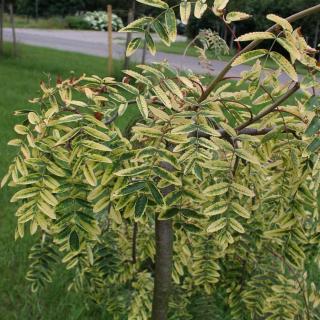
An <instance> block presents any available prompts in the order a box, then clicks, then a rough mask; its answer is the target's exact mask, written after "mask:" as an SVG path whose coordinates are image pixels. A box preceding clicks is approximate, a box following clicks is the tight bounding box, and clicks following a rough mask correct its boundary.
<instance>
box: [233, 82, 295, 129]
mask: <svg viewBox="0 0 320 320" xmlns="http://www.w3.org/2000/svg"><path fill="white" fill-rule="evenodd" d="M299 88H300V85H299V83H296V84H295V85H294V86H293V87H292V88H291V89H290V90H289V91H288V92H287V93H286V94H284V95H283V96H282V97H281V98H280V99H279V100H277V101H275V102H274V103H273V104H272V105H271V106H270V107H268V108H266V109H264V110H263V111H261V112H260V113H258V114H257V115H256V116H255V117H253V118H252V119H250V120H248V121H246V122H244V123H243V124H241V125H240V126H238V127H237V128H236V130H237V131H241V130H242V129H244V128H246V127H248V126H250V125H251V124H253V123H255V122H257V121H259V120H260V119H261V118H263V117H264V116H266V115H267V114H269V113H270V112H273V111H274V110H275V109H276V108H277V107H278V106H279V105H280V104H281V103H282V102H284V101H286V100H287V99H288V98H289V97H290V96H291V95H293V94H294V93H295V92H296V91H298V90H299Z"/></svg>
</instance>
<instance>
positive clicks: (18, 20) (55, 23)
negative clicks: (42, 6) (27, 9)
mask: <svg viewBox="0 0 320 320" xmlns="http://www.w3.org/2000/svg"><path fill="white" fill-rule="evenodd" d="M14 22H15V26H16V27H17V28H39V29H65V28H67V25H68V24H67V22H66V20H65V19H64V18H62V17H50V18H39V19H34V18H31V17H26V16H15V17H14ZM4 26H5V27H7V28H10V27H11V23H10V17H9V15H8V14H5V15H4Z"/></svg>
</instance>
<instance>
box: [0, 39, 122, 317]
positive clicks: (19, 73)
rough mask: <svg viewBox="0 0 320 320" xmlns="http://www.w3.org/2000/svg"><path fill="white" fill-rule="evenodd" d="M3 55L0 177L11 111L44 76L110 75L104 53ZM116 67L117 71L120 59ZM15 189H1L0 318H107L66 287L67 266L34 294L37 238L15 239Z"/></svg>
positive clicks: (24, 51)
mask: <svg viewBox="0 0 320 320" xmlns="http://www.w3.org/2000/svg"><path fill="white" fill-rule="evenodd" d="M5 49H6V53H7V55H5V56H4V57H0V128H1V136H0V149H1V157H0V177H2V176H3V175H4V174H5V172H6V169H7V168H8V165H9V163H10V159H12V157H13V156H14V150H13V149H14V148H12V147H9V146H7V141H8V140H10V139H11V138H13V137H14V136H15V134H14V132H13V126H14V124H15V123H16V121H17V119H15V117H13V116H12V113H13V111H14V110H16V109H23V108H30V105H29V104H28V100H29V99H31V98H33V97H36V96H37V95H38V93H39V82H40V80H47V79H48V78H49V77H52V78H53V79H55V77H56V76H57V75H61V76H62V77H68V76H69V75H70V70H73V72H74V74H75V75H81V74H82V73H86V74H88V75H91V74H97V75H99V76H106V72H105V70H106V66H107V61H106V59H103V58H97V57H92V56H86V55H82V54H77V53H68V52H62V51H56V50H51V49H42V48H35V47H29V46H24V45H19V56H18V57H17V58H12V57H10V56H9V55H8V53H9V52H10V48H9V46H7V45H6V48H5ZM114 70H115V72H116V73H119V70H120V64H119V63H118V62H115V64H114ZM10 197H11V191H9V189H8V188H4V189H3V190H0V203H1V208H2V209H1V211H0V273H1V276H0V319H1V320H14V319H17V320H29V319H41V320H42V319H43V320H56V319H65V320H76V319H81V320H82V319H83V320H87V319H88V320H91V319H99V320H100V319H102V320H104V319H109V318H108V317H107V315H105V314H104V313H103V312H102V310H101V309H99V308H98V307H94V306H91V307H90V312H89V311H88V310H87V309H86V307H85V304H84V302H83V301H84V299H83V297H82V296H81V295H78V294H76V293H72V292H67V290H66V288H67V285H68V278H69V277H70V275H69V274H68V273H67V272H66V271H64V268H63V267H60V268H59V269H58V270H57V274H56V277H55V279H54V283H53V284H51V285H49V286H48V287H47V289H46V290H45V291H42V292H40V294H38V295H33V294H31V292H30V290H29V283H28V282H27V281H26V280H25V278H24V277H25V273H26V271H27V267H28V258H27V256H28V251H29V248H30V246H31V245H32V243H33V241H34V240H33V238H31V237H30V236H26V238H25V239H24V240H23V241H21V240H20V241H17V242H15V241H14V229H15V223H16V219H15V216H14V213H15V207H14V206H13V205H12V204H10V203H9V200H10Z"/></svg>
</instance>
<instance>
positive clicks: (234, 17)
mask: <svg viewBox="0 0 320 320" xmlns="http://www.w3.org/2000/svg"><path fill="white" fill-rule="evenodd" d="M251 17H252V16H251V15H250V14H247V13H245V12H239V11H232V12H229V13H228V14H227V16H226V21H227V23H231V22H234V21H242V20H246V19H249V18H251Z"/></svg>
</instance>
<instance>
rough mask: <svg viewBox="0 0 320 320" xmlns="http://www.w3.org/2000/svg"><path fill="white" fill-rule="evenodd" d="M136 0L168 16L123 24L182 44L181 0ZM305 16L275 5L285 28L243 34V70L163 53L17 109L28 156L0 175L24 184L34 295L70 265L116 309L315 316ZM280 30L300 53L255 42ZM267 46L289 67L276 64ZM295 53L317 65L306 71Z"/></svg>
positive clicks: (313, 132)
mask: <svg viewBox="0 0 320 320" xmlns="http://www.w3.org/2000/svg"><path fill="white" fill-rule="evenodd" d="M139 2H141V3H145V4H147V5H149V6H154V7H157V8H160V9H162V11H161V14H160V15H159V16H158V17H156V18H151V17H145V18H142V19H139V20H136V21H134V22H133V23H132V24H130V25H129V26H127V27H125V28H124V29H123V31H126V32H137V31H138V32H140V31H143V34H144V35H145V41H147V45H148V48H149V50H150V52H151V53H153V54H154V53H155V51H156V47H155V45H154V42H153V40H152V34H151V33H150V31H151V29H154V31H155V32H156V33H157V34H158V35H159V36H160V38H161V40H162V41H163V42H164V43H165V44H167V45H170V43H171V42H173V41H174V40H175V37H176V26H175V11H174V10H173V9H172V8H170V7H169V6H168V5H167V4H166V3H165V2H163V1H160V0H152V1H145V0H139ZM227 3H228V1H227V0H216V1H215V2H214V6H213V8H211V6H207V4H206V1H196V3H195V5H194V2H189V1H182V3H181V4H180V5H179V8H180V16H181V19H182V20H184V21H185V22H186V21H187V20H188V19H189V17H190V14H191V13H192V12H193V11H195V12H194V15H195V16H197V17H198V18H199V19H200V18H201V16H202V15H203V14H204V12H205V10H211V9H212V10H213V12H214V14H215V15H216V17H217V18H218V19H223V20H224V21H225V23H226V24H230V23H233V22H235V21H241V20H243V19H247V18H249V17H250V16H249V15H247V14H245V13H242V12H227V11H226V5H227ZM313 10H318V11H317V12H319V6H317V7H315V9H313ZM310 13H311V12H310ZM300 16H301V14H300V15H299V16H295V17H294V18H291V20H290V19H288V20H285V19H283V18H281V17H279V16H276V15H273V14H272V15H268V16H267V18H268V19H269V20H271V21H273V22H275V23H276V24H277V27H275V28H271V29H270V30H268V31H267V32H254V33H249V34H246V35H244V36H241V37H239V38H238V39H237V41H239V42H240V41H241V42H242V41H254V42H252V43H251V44H250V45H249V47H246V48H245V49H243V50H242V51H241V52H239V53H238V54H237V56H236V57H235V58H234V59H232V61H231V62H230V64H229V66H228V68H229V67H231V66H236V65H239V64H242V63H244V62H246V61H250V60H251V61H254V65H253V66H252V68H251V69H250V70H249V71H245V72H243V73H242V74H241V77H240V79H236V80H237V81H236V82H235V81H234V80H233V79H229V78H228V77H225V74H223V73H222V74H220V75H219V76H218V77H216V78H215V79H214V80H213V81H212V82H211V83H209V84H208V83H207V81H206V79H205V78H203V77H202V76H198V75H195V74H193V73H192V72H191V71H190V72H189V73H187V74H182V73H179V72H178V71H176V70H174V69H172V68H171V67H170V66H169V65H167V64H166V63H161V64H159V63H154V64H152V65H138V66H137V67H136V69H135V70H125V71H124V74H125V77H124V79H123V81H121V82H117V81H115V80H114V79H113V78H110V77H106V78H99V77H97V76H90V77H88V76H85V75H84V76H82V77H80V78H78V79H74V78H72V79H67V80H63V81H62V80H60V79H58V81H57V84H56V85H54V86H50V85H49V84H44V83H42V84H41V89H42V95H41V96H40V97H38V98H36V99H34V100H33V101H32V102H33V103H35V104H37V105H38V111H37V112H35V111H30V110H20V111H17V112H16V115H17V116H19V117H21V119H22V120H21V124H18V125H16V126H15V131H16V132H17V134H18V135H19V136H20V137H19V138H17V139H14V140H12V141H10V142H9V145H12V146H15V147H16V148H17V155H16V157H15V158H14V159H13V162H12V164H11V166H10V168H9V171H8V174H7V175H6V176H5V177H4V179H3V180H2V186H3V185H4V184H5V183H7V182H8V181H9V185H10V186H12V187H17V188H18V191H17V192H16V193H15V194H14V196H13V197H12V200H11V201H12V202H18V203H19V208H18V209H17V211H16V216H17V221H18V224H17V229H16V238H22V237H23V236H24V233H25V231H26V230H29V232H30V233H31V234H32V235H35V234H37V237H38V243H37V244H36V245H35V246H34V247H33V248H32V249H31V253H30V260H31V264H30V271H29V272H28V274H27V278H28V280H30V281H31V284H32V290H33V291H37V290H38V289H39V288H41V287H43V286H44V284H45V283H46V282H51V281H52V277H53V272H54V265H55V264H56V263H58V262H59V261H62V262H63V263H64V264H65V265H66V268H67V269H70V271H71V272H72V273H73V275H74V277H73V281H72V282H71V283H70V286H69V288H70V289H75V290H82V291H85V292H87V293H88V295H89V296H90V297H91V299H93V300H94V301H96V302H97V303H102V304H105V306H106V308H107V309H108V310H109V311H110V312H111V313H112V314H113V316H114V319H121V318H123V317H128V318H129V319H150V318H151V313H152V318H153V319H167V312H166V308H167V306H166V304H167V302H169V311H168V317H169V318H170V319H182V318H184V319H195V318H197V317H199V318H201V317H202V318H203V317H204V318H208V317H210V315H212V314H213V313H214V314H216V315H217V316H218V315H219V314H221V318H223V317H224V318H225V317H226V314H227V316H229V317H230V318H232V319H262V318H263V319H270V320H271V319H318V315H319V306H320V295H319V289H318V288H317V286H316V283H314V282H313V281H312V274H311V275H310V273H309V272H308V270H311V267H312V268H316V270H318V269H319V266H320V256H319V237H320V224H319V211H318V202H317V199H318V189H319V182H320V171H319V168H320V162H319V160H320V159H319V148H320V138H319V137H318V132H319V129H320V116H319V97H318V96H317V95H316V92H317V90H319V81H318V79H317V73H318V72H319V70H320V69H319V66H317V62H316V60H315V59H314V58H313V55H314V54H315V52H316V51H315V50H314V49H313V48H311V47H309V46H308V44H307V43H306V41H305V40H304V38H303V37H302V35H301V33H300V31H299V28H298V29H293V27H292V25H291V24H290V22H289V21H292V20H293V19H297V18H298V17H300ZM137 39H139V38H135V39H133V40H132V42H131V44H130V45H129V48H128V50H127V53H128V54H132V53H133V52H134V50H135V49H137V48H138V46H139V44H140V43H142V40H140V39H139V40H137ZM270 39H271V40H272V41H273V43H276V42H278V43H279V44H280V45H281V46H283V48H284V49H285V50H287V51H288V53H289V55H290V61H289V60H288V59H287V58H286V57H284V56H283V55H281V54H279V53H277V52H275V51H273V46H271V48H270V49H269V50H263V49H255V46H256V45H257V44H258V43H259V42H260V41H263V40H270ZM209 49H210V48H209ZM265 58H267V59H273V60H274V61H275V62H276V63H277V65H278V66H279V70H265V68H264V60H263V59H265ZM297 63H301V64H303V65H304V66H305V67H306V69H308V70H309V73H308V75H306V76H305V77H303V78H301V77H299V76H298V75H297V72H296V70H295V65H296V64H297ZM282 73H285V74H286V76H287V78H286V79H287V80H286V81H285V82H283V81H280V80H279V78H280V76H281V74H282ZM291 96H292V97H293V98H291V99H289V98H290V97H291ZM288 99H289V100H288ZM132 108H138V109H139V111H140V118H139V119H138V120H137V121H136V122H135V124H134V125H132V126H131V127H130V128H128V130H127V132H126V133H124V132H121V130H120V129H119V127H118V126H117V125H116V124H115V122H114V120H115V119H116V118H117V117H121V116H122V115H123V114H124V113H125V112H130V109H132ZM155 233H156V236H155ZM168 274H169V281H168ZM154 278H155V284H154ZM171 279H172V282H173V284H172V285H171V284H170V282H171ZM159 288H160V289H161V290H164V291H162V292H160V295H161V294H162V296H164V295H166V296H167V298H168V300H169V301H166V299H163V297H162V299H161V297H160V298H159V291H157V290H158V289H159ZM153 290H154V298H153V299H152V291H153ZM171 292H173V294H171V295H170V293H171ZM169 298H170V299H169ZM152 300H153V301H152ZM155 301H156V303H155ZM191 301H192V305H193V306H196V308H197V311H196V315H195V314H194V313H192V312H194V311H192V310H191V309H190V305H191ZM217 301H220V304H218V303H216V302H217ZM158 303H159V304H158ZM157 304H158V305H157ZM152 305H153V308H152ZM159 306H160V307H163V308H162V310H157V308H158V309H159ZM152 309H153V310H152ZM223 311H224V312H226V314H224V315H222V312H223Z"/></svg>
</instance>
